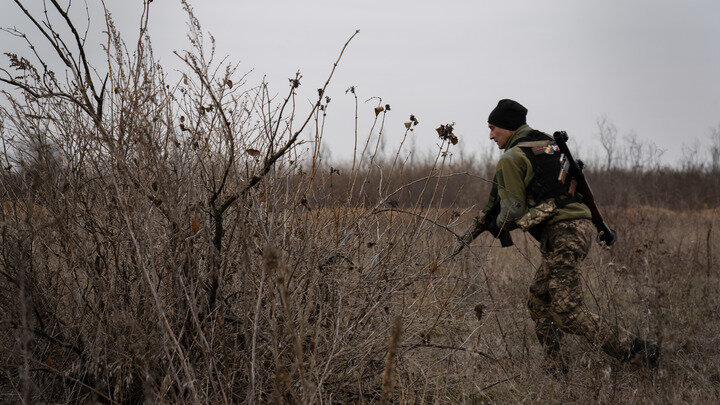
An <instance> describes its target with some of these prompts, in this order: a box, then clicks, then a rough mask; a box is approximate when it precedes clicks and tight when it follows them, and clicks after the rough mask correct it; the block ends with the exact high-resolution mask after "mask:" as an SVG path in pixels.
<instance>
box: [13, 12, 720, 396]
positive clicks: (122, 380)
mask: <svg viewBox="0 0 720 405" xmlns="http://www.w3.org/2000/svg"><path fill="white" fill-rule="evenodd" d="M17 3H18V5H19V4H20V3H21V2H17ZM48 4H49V7H51V10H49V11H50V12H51V13H56V14H58V15H59V16H60V17H65V16H66V14H64V9H63V8H62V7H61V6H60V5H59V4H58V3H56V2H55V1H53V0H51V1H50V2H49V3H48ZM187 9H188V14H189V16H190V38H191V40H192V43H191V49H190V50H189V51H187V52H183V53H179V54H178V56H179V57H180V58H181V60H183V61H184V63H186V65H187V71H186V73H185V75H184V76H183V77H182V78H181V79H180V81H179V82H178V83H168V81H167V77H166V75H165V73H164V72H163V70H162V67H161V66H159V65H158V64H157V63H156V62H155V61H154V59H153V58H152V52H151V48H150V44H149V39H147V38H146V37H144V36H142V37H141V40H140V41H139V42H138V45H137V49H136V50H135V51H134V52H133V53H128V52H127V51H126V49H125V47H124V45H123V43H122V41H121V39H120V37H119V36H118V34H117V32H116V31H115V30H114V29H113V25H112V19H111V18H110V16H109V15H108V19H107V22H108V27H107V28H108V30H107V35H108V37H107V43H108V44H110V47H109V48H108V49H107V54H106V57H107V61H106V62H107V64H106V66H102V67H100V66H98V67H93V66H91V65H89V62H88V61H87V60H86V59H85V56H84V52H82V49H83V48H82V47H83V45H82V44H83V43H84V42H83V40H82V38H80V37H79V36H78V34H77V31H73V30H67V32H68V33H69V36H60V37H55V36H54V35H52V34H49V35H48V36H47V40H48V41H50V42H51V44H52V45H53V48H54V49H55V52H56V53H57V55H56V56H59V58H60V60H64V61H67V63H64V64H63V66H64V67H63V71H62V75H61V74H59V73H58V74H55V73H51V70H50V68H49V67H48V66H44V65H42V62H37V61H36V62H30V61H28V60H26V59H24V58H22V57H20V56H16V55H10V60H11V68H12V69H13V70H12V72H11V74H9V75H5V76H3V77H2V78H0V80H3V81H5V82H6V83H9V84H10V85H11V86H10V87H8V89H7V90H5V92H4V95H5V97H6V99H7V106H6V107H3V108H2V109H1V110H0V114H1V116H2V120H3V127H2V141H3V147H4V153H3V155H2V156H0V159H2V161H3V167H5V168H6V169H5V172H4V173H3V175H2V178H1V179H2V182H1V184H0V198H1V199H2V201H3V211H2V218H0V226H1V229H0V238H1V240H2V244H1V245H0V246H1V247H0V316H1V318H0V322H1V323H0V328H1V329H2V331H3V333H2V334H0V345H2V347H3V348H2V350H0V371H1V373H2V374H0V392H2V393H3V397H2V398H0V399H1V400H6V401H17V400H24V401H26V402H40V401H45V402H76V401H87V402H95V401H100V402H109V403H115V402H131V403H139V402H143V401H150V402H193V403H195V402H203V403H209V402H212V403H236V402H248V403H265V402H270V401H276V402H300V403H315V402H365V401H380V400H383V401H388V402H390V401H392V402H442V403H455V402H520V401H538V402H551V401H576V402H588V401H600V402H618V401H628V402H630V401H632V402H640V401H646V400H647V401H653V402H685V401H687V402H715V401H717V399H718V396H720V392H718V390H719V389H720V368H718V364H720V351H719V350H718V347H720V346H718V344H717V331H718V330H720V318H719V317H718V311H720V298H718V281H719V280H718V272H717V269H716V263H717V249H716V248H715V247H716V246H717V245H718V237H717V235H716V232H715V231H714V229H717V226H718V225H717V222H718V213H717V211H716V210H715V209H712V207H714V206H717V204H718V195H717V178H716V176H713V175H712V174H711V173H709V172H708V171H706V170H698V171H697V172H692V171H688V170H685V171H667V172H662V171H659V170H653V171H649V170H648V171H637V170H636V171H632V170H629V171H628V170H625V171H623V170H620V169H616V170H617V171H616V172H613V175H612V176H608V175H607V174H608V173H607V172H592V173H591V174H590V177H591V179H592V180H593V182H594V183H593V184H594V185H595V186H596V187H595V188H596V190H595V191H596V194H597V195H598V196H603V197H604V198H608V199H606V200H603V201H604V203H605V213H606V214H607V217H608V222H609V223H611V224H612V225H613V226H614V227H615V228H616V230H617V231H618V234H619V237H620V239H619V241H618V242H617V244H616V245H614V246H613V247H612V248H611V249H609V250H604V249H601V248H600V247H598V246H596V247H595V248H594V249H593V250H592V252H591V254H590V256H589V258H588V259H587V260H586V262H585V264H584V266H583V274H584V281H585V286H586V290H585V291H586V300H587V303H588V305H590V306H591V307H592V309H593V310H595V311H597V312H599V313H601V314H603V315H604V316H605V317H606V318H607V319H610V320H612V321H613V322H618V323H620V324H622V325H623V326H625V327H626V328H628V329H630V330H631V331H633V332H635V333H637V334H639V335H641V336H650V337H656V338H658V339H659V340H660V341H661V343H662V345H663V348H664V351H663V357H662V360H661V366H660V369H659V371H658V372H657V373H656V374H654V375H652V374H650V373H648V371H647V370H645V369H642V368H638V367H637V366H634V365H630V364H620V363H618V362H615V361H614V360H612V359H610V358H608V357H606V356H604V355H603V354H601V353H599V352H598V351H597V350H595V349H594V348H591V347H588V344H587V343H586V342H584V341H582V340H580V339H574V338H570V339H568V345H567V351H568V353H569V355H570V357H571V358H572V359H573V361H572V363H571V373H570V375H569V376H568V377H567V378H565V379H561V380H556V379H554V378H553V377H551V376H548V375H546V374H543V372H542V371H541V370H540V367H539V365H540V360H541V357H542V354H541V350H540V347H539V344H538V343H537V340H536V339H535V337H534V332H533V327H532V323H531V320H530V318H529V316H528V314H527V310H526V309H525V299H526V294H527V287H528V285H529V284H530V280H531V278H532V275H533V270H534V267H535V266H537V264H538V262H539V254H538V252H537V247H536V245H537V243H535V242H534V241H533V240H532V239H531V238H530V237H529V236H526V235H524V234H522V233H517V232H515V233H514V234H513V237H514V238H515V242H516V246H515V247H513V248H509V249H502V250H501V248H500V247H499V244H498V243H497V241H494V240H492V239H491V238H490V237H489V236H487V235H483V236H481V237H480V238H479V239H478V240H477V241H476V242H475V243H474V244H473V246H471V248H469V249H466V250H465V251H464V252H463V253H462V254H461V255H459V256H457V257H456V258H455V259H454V260H453V261H444V260H443V259H444V258H446V257H447V255H448V254H449V253H450V252H452V250H453V248H454V247H455V245H456V243H457V238H456V235H453V233H461V232H462V231H464V230H465V228H466V227H467V226H468V225H469V223H470V218H471V217H472V216H473V215H474V214H475V213H476V211H477V209H478V202H479V201H483V200H484V199H485V198H486V196H487V191H488V190H489V183H488V181H487V180H486V179H487V178H488V177H489V176H490V174H489V173H490V172H491V170H492V168H491V167H488V166H487V164H483V165H478V164H476V163H473V162H458V163H452V159H451V156H450V153H448V152H449V151H452V146H451V144H452V139H451V138H449V139H446V140H445V141H443V143H442V146H441V148H440V149H439V150H438V152H437V154H436V155H435V156H434V158H432V159H430V161H428V162H426V163H423V164H414V165H409V164H404V163H403V161H402V159H401V158H400V157H399V156H400V155H399V154H398V155H394V156H393V157H391V158H385V159H381V158H380V157H379V156H378V154H377V148H376V147H373V144H372V143H368V144H366V146H365V147H363V145H359V147H358V153H357V154H356V160H354V161H353V163H352V165H350V164H348V167H342V168H340V170H338V169H337V168H330V167H327V166H326V165H324V164H323V162H322V160H321V158H320V153H319V151H320V149H319V145H320V141H321V139H322V128H323V126H322V124H323V119H324V110H325V106H326V105H327V103H328V102H329V99H328V98H326V95H325V89H326V87H321V88H320V89H319V92H318V99H317V101H316V103H315V104H314V106H313V107H312V109H311V111H310V112H309V113H307V115H303V116H298V115H296V112H295V111H296V105H295V89H296V88H297V87H298V86H299V85H300V82H299V80H300V76H299V75H298V76H296V77H295V78H294V79H293V80H291V81H290V86H289V87H290V88H289V89H288V93H287V96H286V97H285V98H282V99H274V98H272V97H270V95H269V94H268V93H269V92H268V89H267V86H266V85H265V84H260V85H259V86H256V87H252V86H249V85H247V84H246V83H244V81H243V76H242V75H239V74H237V73H236V69H235V67H234V66H232V65H230V66H228V65H224V64H218V63H217V62H216V61H215V55H214V54H213V52H212V51H208V50H207V45H208V44H207V43H206V42H208V41H206V40H205V39H204V37H203V32H202V31H201V29H200V25H199V23H198V22H197V20H195V18H194V17H193V15H192V11H191V10H190V8H189V7H187ZM145 23H146V22H145ZM66 24H69V25H70V26H72V22H71V21H70V20H69V19H68V20H66ZM38 29H44V30H48V31H50V30H52V28H48V27H46V26H43V25H42V24H39V25H38ZM62 32H66V30H63V31H62ZM18 35H21V34H20V33H18ZM60 38H63V40H61V39H60ZM69 44H70V45H69ZM74 44H77V45H74ZM77 46H79V47H80V48H77ZM346 46H347V43H346ZM32 49H34V48H32ZM343 50H344V48H343ZM39 60H40V61H43V60H44V59H43V58H40V59H39ZM33 63H34V65H37V66H39V67H35V66H34V65H33ZM38 63H39V65H38ZM337 64H338V63H337V62H336V63H335V65H333V70H334V67H335V66H337ZM96 69H97V70H96ZM99 71H103V72H107V75H105V73H102V74H100V73H98V72H99ZM5 73H10V72H8V71H5ZM66 74H67V77H68V78H69V79H68V80H67V81H65V79H62V80H61V79H59V77H65V75H66ZM330 76H332V73H331V74H330ZM329 80H330V79H329V78H328V81H329ZM324 86H327V82H326V83H325V85H324ZM352 94H353V95H354V89H353V91H352ZM378 107H380V106H379V105H378ZM388 113H390V112H388V109H387V108H383V109H382V110H380V111H378V112H377V115H376V121H375V125H374V126H373V127H374V128H375V129H374V132H372V133H371V134H370V135H372V136H374V137H375V138H371V137H368V138H367V139H368V142H369V140H370V139H376V140H377V139H378V131H382V129H381V128H382V125H383V124H382V123H383V120H384V117H385V114H388ZM412 121H413V120H411V122H412ZM413 128H414V125H408V126H407V127H406V128H405V129H406V131H405V136H409V135H411V129H413ZM308 130H309V131H310V132H312V133H313V134H314V141H315V145H316V146H315V149H314V151H313V152H311V153H312V155H311V156H302V155H301V154H300V151H299V149H298V148H297V146H298V140H299V139H300V138H299V137H300V134H301V133H302V134H304V133H305V132H307V131H308ZM304 131H305V132H304ZM608 170H613V169H612V168H609V169H608ZM662 173H665V174H666V175H662ZM608 178H611V179H612V182H610V181H611V180H606V179H608ZM653 179H655V180H653ZM668 179H670V180H668ZM606 181H607V183H606ZM693 184H695V187H693ZM699 187H708V188H709V189H706V190H702V191H697V190H695V189H696V188H699ZM712 187H715V188H714V189H713V188H712ZM623 193H624V194H623ZM614 195H620V196H623V197H613V198H617V199H611V198H610V197H608V196H614ZM641 204H642V205H641ZM706 205H707V206H706ZM28 207H32V208H31V209H28ZM708 207H710V208H708ZM701 209H704V210H701Z"/></svg>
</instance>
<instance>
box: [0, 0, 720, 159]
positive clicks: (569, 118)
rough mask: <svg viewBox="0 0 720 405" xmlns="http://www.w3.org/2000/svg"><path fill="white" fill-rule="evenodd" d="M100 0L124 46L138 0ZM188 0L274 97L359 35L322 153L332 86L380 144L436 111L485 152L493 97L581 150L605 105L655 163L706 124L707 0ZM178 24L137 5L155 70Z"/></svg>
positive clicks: (180, 32)
mask: <svg viewBox="0 0 720 405" xmlns="http://www.w3.org/2000/svg"><path fill="white" fill-rule="evenodd" d="M76 1H77V0H76ZM88 1H89V2H90V3H94V0H88ZM3 2H4V5H3V6H0V7H1V8H0V11H2V13H1V14H0V26H13V25H16V26H19V27H28V25H27V24H26V23H25V22H24V21H23V20H22V19H21V18H20V16H19V13H18V12H17V11H16V10H15V5H14V3H13V2H11V1H10V0H3ZM106 2H107V4H108V6H109V8H110V10H111V11H112V12H113V13H114V16H115V19H116V21H117V24H118V26H119V28H120V29H121V31H123V32H124V33H125V34H127V36H126V40H127V42H128V43H132V42H133V40H132V38H133V36H134V34H135V27H136V25H137V15H138V12H139V10H140V1H139V0H133V1H130V0H122V1H120V0H106ZM25 3H29V4H31V3H39V0H33V1H25ZM191 4H192V5H193V7H194V8H195V11H196V13H197V15H198V17H199V19H200V21H201V23H202V24H203V26H204V28H205V30H207V31H210V32H211V33H212V34H213V35H214V36H215V37H216V39H217V44H218V50H219V52H220V53H221V54H228V55H229V56H230V59H231V60H235V61H238V62H240V63H241V64H240V70H250V69H254V73H253V75H252V76H251V83H252V82H253V80H254V81H259V80H260V79H261V78H262V76H263V75H266V76H267V80H268V81H269V83H270V85H271V88H272V89H274V90H275V91H276V92H278V93H279V94H285V92H286V88H287V87H286V86H287V84H288V82H287V78H289V77H291V76H293V75H294V72H295V71H296V70H298V69H299V70H301V72H302V74H303V77H304V78H303V81H302V86H301V88H300V90H302V91H301V92H300V95H301V96H304V97H306V98H308V99H314V97H315V95H316V90H315V89H316V88H318V87H321V86H322V84H323V83H324V80H325V78H326V76H327V74H328V73H329V70H330V67H331V64H332V62H333V61H334V59H335V58H336V57H337V54H338V52H339V50H340V48H341V47H342V44H343V43H344V42H345V41H346V39H347V38H348V37H349V36H350V35H351V34H352V33H353V32H354V30H355V29H356V28H357V29H360V34H359V36H358V37H356V39H355V40H354V41H353V42H352V43H351V45H350V46H349V48H348V50H347V53H346V56H345V57H344V59H343V60H342V62H341V65H340V67H339V68H338V71H337V72H336V76H335V78H334V79H333V82H332V84H331V87H330V89H329V91H328V93H327V94H328V95H329V96H330V97H332V99H333V101H332V102H331V104H330V108H329V111H328V122H327V125H326V141H327V146H328V149H329V150H330V151H331V154H332V157H333V158H334V159H340V158H348V157H350V156H351V153H352V146H351V144H352V137H353V116H354V112H353V108H354V107H353V99H352V97H351V96H350V95H345V93H344V91H345V89H346V88H348V87H349V86H350V85H355V86H356V87H357V91H358V94H359V97H360V98H361V106H360V108H361V116H360V134H361V135H363V134H367V131H368V130H369V126H370V124H371V122H372V116H373V114H372V107H374V104H373V103H368V104H365V103H364V100H365V99H367V98H370V97H372V96H379V97H382V98H383V102H384V103H389V104H390V105H391V107H392V111H391V112H390V113H389V114H388V119H387V121H386V130H387V135H388V137H389V138H388V139H389V141H388V142H389V145H388V146H389V147H392V144H393V142H397V141H399V138H400V137H401V135H402V133H403V131H404V126H403V124H402V123H403V122H404V121H407V118H408V116H409V115H410V114H411V113H413V114H415V115H416V116H417V117H418V119H419V120H420V125H419V126H418V127H417V130H416V133H415V134H414V135H413V137H414V138H415V141H414V142H415V143H416V146H417V148H418V149H419V150H421V151H422V150H424V149H426V148H431V147H433V145H434V144H435V143H436V141H437V138H436V134H435V131H434V128H435V127H437V126H438V125H439V124H441V123H445V122H451V121H455V122H456V131H455V133H456V135H458V136H459V137H460V138H461V144H460V146H459V147H457V148H456V150H455V151H456V152H459V151H460V150H463V152H467V153H472V152H476V151H479V150H481V149H483V148H486V147H487V146H488V144H489V143H490V141H489V140H487V135H488V130H487V123H486V120H487V115H488V113H489V111H490V110H491V109H492V108H493V107H494V106H495V104H496V103H497V100H498V99H500V98H513V99H515V100H517V101H519V102H521V103H522V104H524V105H525V106H526V107H527V108H528V109H529V111H530V112H529V114H528V123H530V125H532V126H534V127H536V128H538V129H541V130H544V131H546V132H552V131H554V130H558V129H564V130H567V131H568V133H569V134H570V135H571V137H573V138H575V140H576V142H577V143H579V144H580V149H581V150H582V151H583V153H586V154H591V153H592V149H593V148H594V149H597V146H598V144H597V142H596V140H595V138H596V137H597V136H596V133H597V129H596V124H595V121H596V119H597V118H598V117H599V116H601V115H606V116H607V117H608V118H609V119H610V120H611V121H612V122H614V123H615V125H616V126H617V128H618V129H619V134H620V135H625V134H627V133H629V132H630V131H635V132H636V133H637V135H638V137H639V138H640V139H641V140H644V141H647V142H654V143H655V144H657V145H658V146H659V147H660V148H662V149H664V150H666V152H665V154H664V156H663V161H664V162H666V163H670V164H673V163H676V162H677V160H678V159H679V158H680V156H681V155H682V152H681V149H682V146H683V145H692V144H694V143H695V142H700V143H701V144H702V143H705V144H706V143H707V142H708V136H709V133H710V128H711V127H713V126H717V125H718V124H720V80H718V79H719V78H718V72H720V45H719V44H718V40H719V39H720V24H718V23H717V21H718V17H720V2H718V1H717V0H703V1H700V0H683V1H681V0H676V1H670V0H634V1H618V0H603V1H599V0H583V1H577V0H542V1H538V0H514V1H510V0H503V1H495V0H488V1H449V0H448V1H445V2H439V1H422V0H414V1H406V0H402V1H387V0H386V1H376V0H365V1H362V2H360V1H353V2H349V1H340V0H334V1H330V0H324V1H320V0H318V1H297V0H296V1H264V2H262V1H230V0H202V1H200V0H195V1H191ZM98 22H99V21H98ZM185 24H186V18H185V16H184V14H183V12H182V9H181V7H180V4H179V2H178V1H175V0H155V1H154V2H153V3H152V12H151V24H150V25H151V35H152V37H153V40H154V46H155V50H156V53H157V56H158V57H159V58H160V59H161V60H162V61H163V62H164V63H165V64H166V65H167V66H170V67H175V68H179V67H180V64H179V63H178V62H177V59H176V58H175V57H174V56H173V55H172V53H171V52H172V50H174V49H181V48H183V47H185V46H186V44H187V40H186V38H185V34H184V32H185V27H186V25H185ZM5 37H7V36H5ZM5 37H3V40H4V41H3V43H5V44H6V46H8V47H12V46H13V45H12V42H11V41H9V40H8V41H6V38H5ZM99 41H100V38H99V37H98V41H96V42H99ZM91 42H92V41H91Z"/></svg>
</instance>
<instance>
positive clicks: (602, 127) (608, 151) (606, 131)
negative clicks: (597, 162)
mask: <svg viewBox="0 0 720 405" xmlns="http://www.w3.org/2000/svg"><path fill="white" fill-rule="evenodd" d="M596 123H597V127H598V135H599V136H600V144H601V145H602V147H603V149H604V150H605V170H606V171H607V170H610V169H612V168H613V165H614V164H615V159H616V153H617V128H615V125H614V124H613V123H612V122H610V120H609V119H608V118H607V117H606V116H602V117H599V118H598V119H597V120H596Z"/></svg>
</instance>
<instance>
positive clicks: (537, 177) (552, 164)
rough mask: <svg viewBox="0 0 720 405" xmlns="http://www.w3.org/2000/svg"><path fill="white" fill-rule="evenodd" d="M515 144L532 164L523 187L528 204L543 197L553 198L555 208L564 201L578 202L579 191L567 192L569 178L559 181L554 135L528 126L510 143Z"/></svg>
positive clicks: (567, 202)
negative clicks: (530, 175)
mask: <svg viewBox="0 0 720 405" xmlns="http://www.w3.org/2000/svg"><path fill="white" fill-rule="evenodd" d="M514 146H518V147H519V148H520V150H522V151H523V152H524V153H525V156H527V158H528V160H530V164H531V165H532V168H533V178H532V180H531V181H530V184H529V185H528V187H527V190H526V193H527V199H528V201H527V202H528V206H529V207H534V206H536V205H538V204H540V203H541V202H543V201H546V200H549V199H551V198H553V199H555V205H556V206H557V207H558V208H562V207H565V206H566V205H568V204H571V203H576V202H582V196H581V195H580V194H579V193H577V192H576V193H575V195H572V196H571V195H570V193H569V188H570V179H568V180H566V181H565V182H564V183H562V182H560V180H559V177H560V171H561V169H562V165H561V163H560V155H561V154H560V149H559V148H558V146H557V144H556V143H555V139H553V138H552V137H551V136H549V135H547V134H544V133H542V132H540V131H538V130H532V131H531V132H530V133H529V134H528V135H527V136H525V137H523V138H520V139H518V140H516V141H515V142H513V144H512V145H510V148H512V147H514Z"/></svg>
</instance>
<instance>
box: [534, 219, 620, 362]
mask: <svg viewBox="0 0 720 405" xmlns="http://www.w3.org/2000/svg"><path fill="white" fill-rule="evenodd" d="M596 234H597V231H596V230H595V227H594V226H593V224H592V222H591V221H590V220H587V219H576V220H569V221H560V222H557V223H554V224H551V225H547V226H546V227H545V229H544V230H543V233H542V237H541V240H540V249H541V251H542V255H543V261H542V264H541V265H540V268H539V269H538V270H537V273H536V274H535V280H534V282H533V284H532V285H531V286H530V297H529V299H528V303H527V304H528V308H529V309H530V316H531V317H532V319H533V320H534V321H535V333H536V334H537V337H538V340H539V341H540V343H541V344H542V345H543V347H544V349H545V354H546V357H547V360H548V361H550V362H556V361H562V357H561V353H560V347H561V343H562V340H563V336H564V334H565V333H570V334H574V335H582V336H584V337H585V338H586V339H587V340H588V341H589V342H590V343H591V344H593V345H594V346H596V347H600V348H602V350H604V351H605V352H606V353H607V354H609V355H611V356H613V357H615V358H617V359H620V360H625V359H627V358H628V356H629V354H630V346H631V344H632V341H633V338H634V336H632V335H630V334H629V333H628V332H627V331H626V330H625V329H623V328H621V327H619V326H614V325H612V324H610V323H609V322H607V321H606V320H604V319H602V318H600V317H599V316H598V315H596V314H593V313H592V312H590V311H589V310H588V309H587V308H586V306H585V305H584V303H583V292H582V284H581V281H580V273H579V271H578V270H577V266H578V264H579V263H580V262H581V261H582V260H583V259H584V258H585V256H587V253H588V250H589V249H590V245H591V244H592V242H593V240H594V237H595V235H596Z"/></svg>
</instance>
